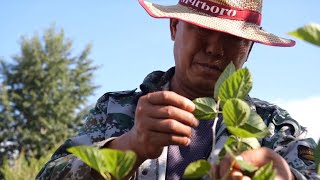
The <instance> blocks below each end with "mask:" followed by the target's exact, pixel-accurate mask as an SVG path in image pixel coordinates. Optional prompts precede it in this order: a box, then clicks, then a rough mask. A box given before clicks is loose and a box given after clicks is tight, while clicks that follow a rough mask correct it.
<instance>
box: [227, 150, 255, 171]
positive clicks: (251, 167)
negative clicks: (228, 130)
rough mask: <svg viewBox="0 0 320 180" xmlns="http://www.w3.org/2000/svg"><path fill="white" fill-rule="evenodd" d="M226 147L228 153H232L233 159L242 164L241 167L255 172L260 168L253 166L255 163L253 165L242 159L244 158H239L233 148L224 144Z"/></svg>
mask: <svg viewBox="0 0 320 180" xmlns="http://www.w3.org/2000/svg"><path fill="white" fill-rule="evenodd" d="M224 148H225V150H226V152H227V153H228V154H230V156H231V157H232V158H233V159H235V161H236V162H237V164H238V165H239V166H240V168H241V169H242V170H243V171H248V172H254V171H255V170H257V169H258V168H257V167H255V166H253V165H251V164H248V163H247V162H245V161H242V160H239V159H237V158H236V156H235V155H234V154H233V152H232V150H231V149H230V148H229V147H228V146H226V145H224Z"/></svg>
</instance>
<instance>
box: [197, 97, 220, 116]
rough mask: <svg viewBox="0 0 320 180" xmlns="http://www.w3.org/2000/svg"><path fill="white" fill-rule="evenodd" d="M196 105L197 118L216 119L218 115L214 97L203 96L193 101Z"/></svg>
mask: <svg viewBox="0 0 320 180" xmlns="http://www.w3.org/2000/svg"><path fill="white" fill-rule="evenodd" d="M192 102H193V103H194V104H195V105H196V109H195V111H194V112H193V114H194V116H195V117H196V118H197V119H202V120H205V119H207V120H208V119H214V118H215V117H216V116H217V104H216V101H215V100H214V99H213V98H210V97H203V98H197V99H194V100H193V101H192Z"/></svg>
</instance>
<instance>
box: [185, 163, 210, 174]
mask: <svg viewBox="0 0 320 180" xmlns="http://www.w3.org/2000/svg"><path fill="white" fill-rule="evenodd" d="M210 169H211V165H210V163H209V162H208V161H207V160H203V159H202V160H198V161H195V162H192V163H190V164H189V165H188V166H187V168H186V169H185V171H184V174H183V178H201V177H203V176H205V175H207V174H208V173H209V171H210Z"/></svg>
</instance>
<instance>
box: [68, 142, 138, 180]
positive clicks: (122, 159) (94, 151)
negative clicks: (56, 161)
mask: <svg viewBox="0 0 320 180" xmlns="http://www.w3.org/2000/svg"><path fill="white" fill-rule="evenodd" d="M68 151H69V152H70V153H72V154H74V155H75V156H77V157H78V158H80V159H81V160H82V161H83V162H84V163H86V164H87V165H89V166H90V167H92V168H94V169H95V170H96V171H98V172H99V173H100V174H101V175H102V176H103V177H104V178H105V179H107V178H108V173H110V174H111V175H112V176H113V177H115V178H116V179H123V178H124V177H125V176H126V175H128V173H129V172H130V171H131V169H132V168H133V166H134V164H135V161H136V155H135V153H134V152H132V151H119V150H114V149H106V148H105V149H98V148H96V147H91V146H75V147H71V148H69V149H68Z"/></svg>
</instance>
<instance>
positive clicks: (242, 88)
mask: <svg viewBox="0 0 320 180" xmlns="http://www.w3.org/2000/svg"><path fill="white" fill-rule="evenodd" d="M251 88H252V77H251V74H250V72H249V70H248V69H247V68H243V69H239V70H237V71H236V72H235V73H234V74H232V75H231V76H230V77H229V78H228V79H227V80H226V81H224V82H223V83H222V84H221V86H220V89H219V98H220V100H221V104H222V107H223V105H224V103H225V102H226V101H227V100H228V99H231V98H239V99H242V100H244V99H245V98H246V97H247V96H248V94H249V92H250V90H251Z"/></svg>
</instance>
